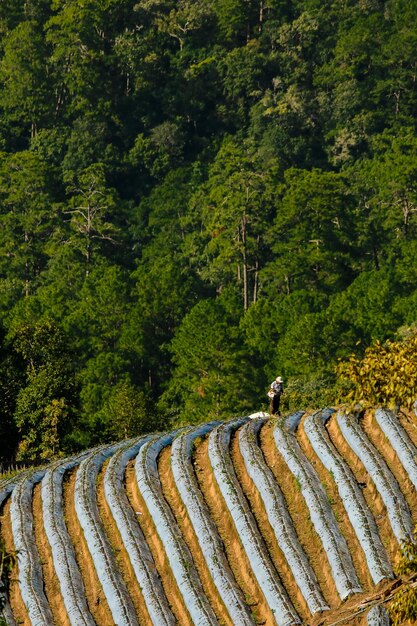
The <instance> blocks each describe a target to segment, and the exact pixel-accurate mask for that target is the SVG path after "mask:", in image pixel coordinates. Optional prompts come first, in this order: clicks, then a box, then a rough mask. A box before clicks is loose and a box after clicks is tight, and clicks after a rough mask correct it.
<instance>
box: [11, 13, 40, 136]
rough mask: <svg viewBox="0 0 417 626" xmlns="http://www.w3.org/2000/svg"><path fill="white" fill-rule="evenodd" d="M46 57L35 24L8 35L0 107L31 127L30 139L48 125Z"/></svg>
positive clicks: (22, 25)
mask: <svg viewBox="0 0 417 626" xmlns="http://www.w3.org/2000/svg"><path fill="white" fill-rule="evenodd" d="M46 56H47V54H46V48H45V45H44V41H43V38H42V35H41V32H40V28H39V25H38V24H37V23H36V22H35V21H25V22H21V23H20V24H18V25H17V26H16V28H15V29H14V30H12V31H11V32H10V33H9V34H8V35H7V38H6V40H5V43H4V56H3V58H2V60H1V63H0V82H1V83H2V85H3V89H2V90H1V91H0V106H2V107H3V108H4V109H5V111H7V113H8V115H9V116H10V118H11V120H15V121H17V122H20V123H22V124H23V125H27V126H29V128H30V135H31V137H35V135H36V133H37V132H38V129H39V128H40V126H41V125H42V124H44V123H45V122H46V118H47V115H48V114H49V113H50V109H51V103H50V98H49V93H50V91H49V89H48V87H47V86H48V83H49V77H48V74H47V69H46V64H45V58H46Z"/></svg>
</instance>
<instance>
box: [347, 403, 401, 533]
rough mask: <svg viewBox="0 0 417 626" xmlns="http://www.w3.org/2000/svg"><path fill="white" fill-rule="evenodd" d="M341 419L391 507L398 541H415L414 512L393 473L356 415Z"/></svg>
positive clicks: (371, 476)
mask: <svg viewBox="0 0 417 626" xmlns="http://www.w3.org/2000/svg"><path fill="white" fill-rule="evenodd" d="M337 420H338V423H339V426H340V430H341V432H342V435H343V437H344V438H345V439H346V441H347V442H348V444H349V446H350V447H351V448H352V450H353V452H354V453H355V454H356V456H357V457H358V458H359V459H360V460H361V462H362V463H363V465H364V466H365V469H366V471H367V472H368V474H369V477H370V478H371V480H373V482H374V483H375V485H376V488H377V489H378V491H379V493H380V495H381V498H382V500H383V502H384V504H385V506H386V508H387V513H388V517H389V520H390V523H391V527H392V530H393V532H394V535H395V536H396V538H397V540H398V541H399V542H400V543H401V542H403V541H411V540H412V537H413V522H412V519H411V514H410V509H409V508H408V505H407V502H406V500H405V498H404V496H403V494H402V493H401V491H400V488H399V486H398V483H397V481H396V480H395V478H394V476H393V474H392V472H391V471H390V470H389V469H388V466H387V464H386V463H385V461H384V459H383V458H382V456H381V455H380V454H379V452H378V451H377V450H376V448H375V446H373V445H372V443H371V442H370V441H369V439H368V437H367V436H366V434H365V433H364V431H363V430H362V428H361V427H360V426H359V423H358V420H357V419H356V418H355V417H354V416H353V415H346V414H345V413H343V412H341V411H339V413H338V414H337Z"/></svg>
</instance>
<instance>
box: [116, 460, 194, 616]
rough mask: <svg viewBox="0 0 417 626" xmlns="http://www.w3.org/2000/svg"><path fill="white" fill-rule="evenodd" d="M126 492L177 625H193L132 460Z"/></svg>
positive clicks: (127, 477)
mask: <svg viewBox="0 0 417 626" xmlns="http://www.w3.org/2000/svg"><path fill="white" fill-rule="evenodd" d="M126 493H127V495H128V498H129V501H130V503H131V505H132V507H133V510H134V511H135V512H136V513H137V515H138V521H139V524H140V527H141V528H142V532H143V534H144V536H145V539H146V541H147V542H148V545H149V548H150V551H151V553H152V556H153V559H154V561H155V566H156V569H157V571H158V574H159V576H160V578H161V582H162V586H163V588H164V591H165V594H166V597H167V599H168V603H169V605H170V607H171V610H172V612H173V614H174V616H175V618H176V620H177V623H178V625H179V626H193V623H192V621H191V618H190V615H189V613H188V611H187V608H186V606H185V604H184V601H183V598H182V595H181V593H180V590H179V588H178V585H177V582H176V580H175V578H174V575H173V573H172V570H171V567H170V565H169V561H168V557H167V555H166V553H165V550H164V546H163V545H162V542H161V540H160V538H159V536H158V533H157V532H156V529H155V525H154V523H153V520H152V518H151V516H150V514H149V511H148V509H147V507H146V504H145V501H144V499H143V498H142V495H141V493H140V491H139V488H138V484H137V481H136V475H135V467H134V461H131V462H130V463H129V464H128V466H127V470H126Z"/></svg>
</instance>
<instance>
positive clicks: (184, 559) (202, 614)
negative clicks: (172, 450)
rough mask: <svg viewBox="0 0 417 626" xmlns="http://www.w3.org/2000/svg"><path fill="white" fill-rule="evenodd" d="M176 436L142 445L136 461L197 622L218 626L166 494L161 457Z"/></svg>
mask: <svg viewBox="0 0 417 626" xmlns="http://www.w3.org/2000/svg"><path fill="white" fill-rule="evenodd" d="M173 438H174V433H172V434H169V435H165V436H163V437H160V438H159V439H157V440H156V441H149V442H148V443H147V444H145V445H144V446H142V448H141V449H140V451H139V454H138V456H137V458H136V463H135V470H136V478H137V482H138V485H139V488H140V491H141V493H142V496H143V499H144V500H145V503H146V506H147V508H148V510H149V512H150V514H151V516H152V519H153V521H154V524H155V527H156V530H157V532H158V534H159V537H160V539H161V541H162V543H163V546H164V549H165V553H166V555H167V558H168V561H169V563H170V566H171V569H172V573H173V575H174V577H175V579H176V581H177V584H178V588H179V590H180V593H181V595H182V597H183V599H184V603H185V605H186V607H187V609H188V611H189V613H190V615H191V618H192V620H193V623H194V624H195V625H196V626H214V625H217V619H216V616H215V615H214V612H213V609H212V608H211V606H210V604H209V602H208V600H207V598H206V596H205V595H204V592H203V588H202V585H201V581H200V579H199V576H198V573H197V570H196V568H195V565H194V561H193V559H192V556H191V552H190V550H189V548H188V545H187V544H186V543H185V541H184V539H183V537H182V535H181V531H180V529H179V527H178V525H177V522H176V520H175V518H174V515H173V513H172V511H171V509H170V507H169V505H168V503H167V502H166V500H165V499H164V496H163V493H162V487H161V482H160V479H159V474H158V466H157V458H158V455H159V454H160V452H161V450H163V448H164V447H165V446H168V445H170V444H171V443H172V440H173Z"/></svg>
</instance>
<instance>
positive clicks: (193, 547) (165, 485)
mask: <svg viewBox="0 0 417 626" xmlns="http://www.w3.org/2000/svg"><path fill="white" fill-rule="evenodd" d="M158 471H159V476H160V480H161V484H162V491H163V494H164V497H165V499H166V501H167V502H168V504H169V506H170V507H171V510H172V513H173V514H174V516H175V518H176V520H177V524H178V526H179V527H180V530H181V532H182V535H183V538H184V540H185V541H186V543H187V545H188V547H189V548H190V551H191V554H192V555H193V561H194V564H195V566H196V568H197V571H198V575H199V577H200V580H201V583H202V585H203V589H204V593H205V594H206V596H207V598H208V601H209V603H210V605H211V607H212V609H213V611H214V612H215V614H216V617H217V619H218V621H219V624H220V625H221V626H233V623H232V622H231V620H230V617H229V614H228V612H227V609H226V607H225V606H224V604H223V602H222V600H221V598H220V597H219V593H218V591H217V587H216V585H215V584H214V582H213V579H212V577H211V574H210V571H209V569H208V567H207V564H206V561H205V558H204V556H203V553H202V551H201V548H200V544H199V543H198V539H197V536H196V534H195V532H194V528H193V526H192V524H191V522H190V518H189V517H188V514H187V509H186V508H185V506H184V503H183V501H182V500H181V496H180V494H179V493H178V490H177V487H176V485H175V480H174V476H173V473H172V469H171V446H169V447H167V448H164V449H163V450H162V452H161V454H160V456H159V459H158Z"/></svg>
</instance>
